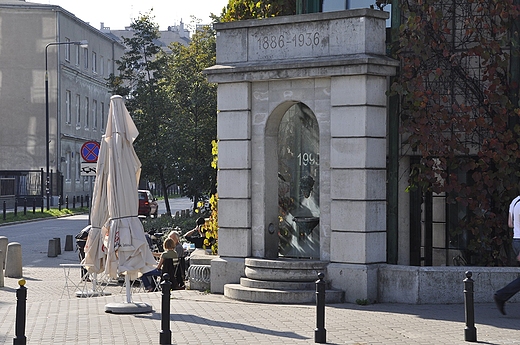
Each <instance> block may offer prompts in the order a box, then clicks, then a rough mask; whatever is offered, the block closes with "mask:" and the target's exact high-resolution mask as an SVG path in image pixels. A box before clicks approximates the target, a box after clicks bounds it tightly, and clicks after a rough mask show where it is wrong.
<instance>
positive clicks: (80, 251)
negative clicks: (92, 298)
mask: <svg viewBox="0 0 520 345" xmlns="http://www.w3.org/2000/svg"><path fill="white" fill-rule="evenodd" d="M78 256H79V262H80V263H81V261H82V260H83V259H84V258H85V251H84V250H83V249H82V248H78ZM87 278H88V272H87V269H86V268H85V267H84V266H81V279H83V280H85V279H87Z"/></svg>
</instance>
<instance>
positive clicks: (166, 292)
mask: <svg viewBox="0 0 520 345" xmlns="http://www.w3.org/2000/svg"><path fill="white" fill-rule="evenodd" d="M171 288H172V283H171V282H170V275H169V274H168V273H164V274H163V281H162V283H161V291H162V292H161V295H162V300H161V304H162V305H161V332H159V344H161V345H163V344H168V345H170V344H171V343H172V331H171V330H170V290H171Z"/></svg>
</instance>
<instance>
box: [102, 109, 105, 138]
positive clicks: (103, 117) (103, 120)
mask: <svg viewBox="0 0 520 345" xmlns="http://www.w3.org/2000/svg"><path fill="white" fill-rule="evenodd" d="M104 130H105V103H103V102H101V132H103V131H104Z"/></svg>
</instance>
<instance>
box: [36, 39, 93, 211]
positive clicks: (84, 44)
mask: <svg viewBox="0 0 520 345" xmlns="http://www.w3.org/2000/svg"><path fill="white" fill-rule="evenodd" d="M70 44H73V45H79V46H81V47H82V48H86V47H88V42H87V40H82V41H74V42H51V43H48V44H47V45H46V46H45V174H46V175H47V176H46V180H45V193H46V196H47V210H49V209H50V200H51V196H50V193H51V191H50V182H51V175H50V171H49V165H50V152H49V151H50V149H49V146H50V134H49V121H50V119H49V72H48V69H47V61H48V58H47V50H48V48H49V47H50V46H57V45H70Z"/></svg>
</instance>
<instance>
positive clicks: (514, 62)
mask: <svg viewBox="0 0 520 345" xmlns="http://www.w3.org/2000/svg"><path fill="white" fill-rule="evenodd" d="M513 4H514V5H516V6H518V5H520V0H513ZM511 31H512V32H511V57H510V61H509V63H510V64H511V66H510V69H511V81H516V82H517V83H519V82H520V56H519V55H518V54H520V48H519V47H518V44H520V40H519V37H518V35H520V19H519V18H516V19H515V20H514V21H513V26H512V28H511ZM510 92H511V95H510V97H511V102H512V103H513V107H514V108H518V107H519V104H518V86H517V87H516V88H515V89H511V91H510ZM517 124H518V116H517V115H516V114H514V113H512V114H511V115H510V116H509V128H510V129H511V130H512V131H513V130H514V128H515V125H517Z"/></svg>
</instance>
